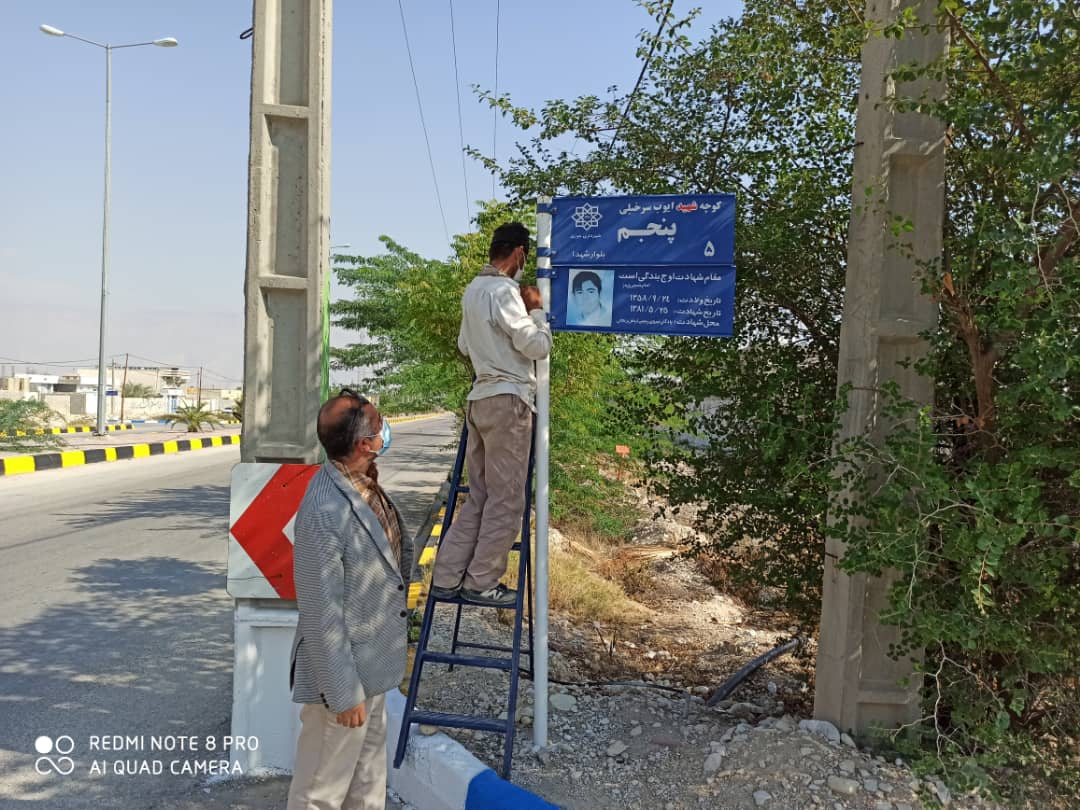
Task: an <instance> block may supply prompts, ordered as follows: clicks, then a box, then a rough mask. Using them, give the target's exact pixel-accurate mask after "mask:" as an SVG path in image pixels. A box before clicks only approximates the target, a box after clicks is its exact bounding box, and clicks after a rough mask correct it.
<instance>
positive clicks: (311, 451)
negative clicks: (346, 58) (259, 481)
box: [240, 0, 333, 464]
mask: <svg viewBox="0 0 1080 810" xmlns="http://www.w3.org/2000/svg"><path fill="white" fill-rule="evenodd" d="M332 5H333V4H332V0H255V4H254V6H255V10H254V26H255V31H254V35H253V37H252V43H253V45H252V50H253V59H252V74H251V151H250V157H249V162H248V247H247V275H246V277H245V282H244V292H245V297H246V305H245V312H244V315H245V326H244V394H245V395H244V436H243V439H242V441H241V445H240V458H241V461H282V462H297V463H307V464H313V463H315V462H317V461H318V460H319V445H318V437H317V436H316V434H315V417H316V415H317V413H318V410H319V405H320V404H321V403H320V402H319V384H320V377H321V374H322V365H321V363H322V360H321V355H320V352H321V351H322V349H321V342H320V341H321V338H322V294H323V293H322V290H323V286H324V280H325V278H326V275H327V265H328V263H329V254H330V37H331V17H332Z"/></svg>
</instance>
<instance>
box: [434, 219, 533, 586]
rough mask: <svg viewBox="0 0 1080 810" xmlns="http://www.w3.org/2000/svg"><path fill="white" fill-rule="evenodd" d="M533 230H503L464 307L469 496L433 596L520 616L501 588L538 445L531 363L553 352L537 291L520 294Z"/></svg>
mask: <svg viewBox="0 0 1080 810" xmlns="http://www.w3.org/2000/svg"><path fill="white" fill-rule="evenodd" d="M528 252H529V231H528V229H527V228H526V227H525V226H524V225H522V224H521V223H520V222H510V223H507V224H505V225H500V226H499V227H498V228H496V229H495V232H494V233H493V234H492V237H491V247H490V249H489V250H488V258H489V262H488V264H486V265H484V268H483V269H482V270H481V271H480V272H479V273H478V274H477V276H476V278H474V279H473V280H472V281H471V282H469V286H468V287H466V288H465V295H464V296H463V297H462V300H461V331H460V332H459V334H458V348H459V349H460V350H461V353H462V354H464V355H465V356H466V357H468V358H469V360H470V361H471V362H472V365H473V369H474V371H475V372H476V381H475V382H474V383H473V387H472V391H470V392H469V398H468V399H469V401H468V405H467V407H466V412H465V419H466V423H467V425H468V427H469V440H468V443H467V445H466V449H465V465H466V469H467V470H468V474H469V497H468V499H467V500H466V501H465V503H464V504H463V505H462V507H461V510H460V512H459V513H458V515H457V517H456V519H455V520H454V522H453V523H452V524H451V525H450V530H449V531H448V532H447V533H446V536H445V537H444V538H443V539H442V541H441V542H440V543H439V550H438V554H437V556H436V558H435V570H434V572H433V574H432V593H434V594H436V595H437V596H440V597H442V598H446V597H452V596H457V595H460V596H461V598H462V599H464V600H465V601H467V602H471V603H472V604H477V605H488V606H492V607H513V605H514V602H515V600H516V598H517V593H516V592H515V591H513V590H511V589H509V588H507V587H506V586H505V585H503V584H502V583H501V582H499V579H500V578H501V577H502V575H503V574H504V573H505V572H506V558H507V555H508V554H509V553H510V547H511V546H512V545H513V544H514V539H515V538H516V537H517V535H518V532H519V531H520V528H521V517H522V511H523V509H524V508H525V478H526V474H527V473H528V462H529V445H530V442H531V441H532V425H533V412H534V410H535V408H534V404H533V403H534V400H535V397H536V375H535V373H534V368H533V367H534V363H535V361H536V360H539V359H541V358H543V357H547V355H548V354H549V353H550V352H551V329H550V328H549V327H548V323H547V318H546V316H545V314H544V310H543V307H542V305H541V302H540V291H539V290H538V289H537V288H536V287H520V286H519V285H518V284H517V282H518V281H519V280H520V279H521V274H522V272H523V271H524V269H525V257H526V255H527V254H528Z"/></svg>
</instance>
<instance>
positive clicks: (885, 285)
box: [814, 0, 947, 733]
mask: <svg viewBox="0 0 1080 810" xmlns="http://www.w3.org/2000/svg"><path fill="white" fill-rule="evenodd" d="M902 6H914V7H916V8H917V9H918V16H919V19H920V21H921V22H923V23H929V24H931V25H933V23H934V22H935V17H934V12H935V9H936V7H937V3H936V2H928V0H914V1H913V2H906V3H903V4H900V3H895V4H894V3H892V2H891V1H890V0H868V2H867V4H866V19H867V21H868V22H870V23H872V24H873V25H874V26H875V27H878V26H884V25H888V24H889V23H891V22H894V21H895V20H896V17H897V14H898V13H899V12H900V10H901V7H902ZM946 44H947V43H946V38H945V36H944V34H943V33H941V32H939V31H937V29H936V28H933V27H932V28H931V29H930V32H929V33H928V34H922V33H920V32H919V31H918V30H916V29H909V30H908V31H907V32H906V34H905V36H904V38H903V39H899V40H898V39H893V38H885V37H877V36H871V37H870V38H869V39H868V40H867V42H866V44H865V45H864V46H863V51H862V86H861V88H860V90H859V103H858V117H857V121H856V126H855V141H856V149H855V172H854V180H853V184H852V185H853V191H852V203H853V206H852V216H851V228H850V231H849V235H848V239H849V242H848V264H847V288H846V293H845V298H844V316H843V322H842V325H841V329H840V360H839V373H838V379H837V384H838V386H839V385H844V384H845V383H851V384H852V385H853V389H852V391H851V393H850V394H849V395H848V406H849V407H848V411H847V413H846V414H845V415H844V419H843V424H842V426H841V436H840V437H841V439H842V440H843V439H847V438H850V437H853V436H860V435H869V436H870V437H871V438H872V439H873V440H874V441H875V442H880V441H881V440H882V439H883V438H884V436H885V435H886V434H887V432H888V430H889V428H890V426H889V425H888V424H887V423H886V422H885V420H884V419H883V418H882V416H881V413H880V406H881V387H882V385H883V384H884V383H886V382H888V381H890V380H895V381H896V382H897V383H898V384H899V386H900V391H901V394H902V395H903V396H905V397H908V398H910V399H912V400H914V401H916V402H919V403H930V402H932V400H933V391H934V384H933V380H931V379H929V378H927V377H922V376H920V375H918V374H916V373H915V372H914V371H913V370H911V369H910V368H903V367H901V366H900V365H899V363H900V362H901V361H903V360H907V359H912V360H914V359H916V358H919V357H921V356H923V355H925V353H926V350H927V347H926V344H925V342H924V341H923V340H921V339H920V338H919V333H920V332H922V331H925V330H927V329H930V328H932V327H933V326H934V324H935V323H936V322H937V307H936V305H935V304H934V303H933V302H932V301H931V300H930V299H929V298H926V297H924V296H923V295H921V294H920V292H919V284H918V282H917V281H916V280H915V278H914V273H915V271H916V261H917V260H924V261H926V260H934V259H938V258H939V257H940V256H941V249H942V227H943V217H944V189H943V183H944V173H945V155H944V140H945V138H944V127H943V125H942V123H941V122H940V121H936V120H934V119H931V118H929V117H927V116H925V115H920V114H917V113H904V114H897V113H895V112H893V111H892V110H890V109H889V107H888V103H887V101H886V99H888V98H889V97H891V96H892V95H894V93H896V92H899V93H902V94H906V95H914V96H918V95H919V94H920V93H921V92H924V91H925V92H928V93H932V94H939V93H941V92H943V90H944V88H943V87H940V86H934V85H930V84H928V83H926V82H919V83H917V84H916V85H914V86H906V85H905V86H903V87H900V88H894V85H893V82H892V80H890V79H889V78H888V74H889V73H890V72H891V71H892V70H893V69H895V68H896V67H897V66H898V65H901V64H904V63H910V62H915V61H918V62H920V63H928V62H930V61H933V60H935V59H937V58H938V57H939V56H941V55H942V54H943V53H944V52H945V48H946ZM867 188H872V189H873V191H872V193H871V196H870V197H869V198H868V197H867V196H866V193H865V190H866V189H867ZM894 215H900V216H902V217H905V218H907V219H910V220H911V221H912V222H913V223H914V225H915V230H914V232H913V233H911V234H905V235H904V236H903V237H902V238H901V239H896V238H894V237H892V235H891V233H890V230H889V225H890V223H891V222H892V218H893V216H894ZM903 241H910V245H911V248H912V249H913V251H914V258H910V257H908V256H906V255H905V253H904V252H903V251H901V250H898V249H897V248H898V246H899V244H901V243H902V242H903ZM843 553H844V547H843V545H842V544H841V543H839V542H837V541H834V540H830V541H829V542H828V544H827V546H826V556H825V593H824V604H823V606H822V616H821V641H820V645H819V650H818V659H817V688H816V692H815V696H814V715H815V716H816V717H818V718H820V719H823V720H829V721H831V722H833V723H835V724H836V725H838V726H839V727H840V728H842V729H844V730H846V731H852V732H856V733H861V732H865V731H867V730H869V729H870V728H871V727H872V726H875V725H877V726H885V727H895V726H897V725H899V724H901V723H904V722H909V721H911V720H914V719H916V718H917V717H918V716H919V686H920V679H919V678H918V677H915V676H914V675H913V662H911V661H906V660H904V661H893V660H892V659H890V658H889V657H888V655H887V652H888V646H889V644H890V643H891V642H892V641H894V640H895V639H896V632H895V630H894V629H893V628H890V627H885V626H883V625H881V624H880V622H879V621H878V615H879V613H880V611H881V609H882V608H883V607H885V606H886V604H887V594H888V589H889V586H890V585H891V584H892V582H893V581H895V578H894V577H893V576H889V575H886V576H884V577H882V578H878V579H874V578H871V577H868V576H867V575H865V574H857V575H854V576H848V575H847V574H845V573H843V572H842V571H840V569H839V568H838V567H837V560H838V559H839V558H840V557H841V556H843ZM905 676H910V681H909V684H908V686H906V687H904V686H901V685H900V681H901V679H902V678H904V677H905Z"/></svg>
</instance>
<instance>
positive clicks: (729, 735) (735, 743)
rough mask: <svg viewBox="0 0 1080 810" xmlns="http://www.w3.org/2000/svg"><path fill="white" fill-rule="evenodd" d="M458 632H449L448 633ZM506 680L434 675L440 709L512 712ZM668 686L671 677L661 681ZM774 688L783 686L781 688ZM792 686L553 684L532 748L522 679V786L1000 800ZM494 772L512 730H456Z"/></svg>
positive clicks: (630, 792) (717, 800)
mask: <svg viewBox="0 0 1080 810" xmlns="http://www.w3.org/2000/svg"><path fill="white" fill-rule="evenodd" d="M447 629H449V628H447ZM470 629H471V630H473V631H474V633H475V632H476V631H477V630H479V631H480V632H481V635H482V636H484V637H487V638H488V639H490V640H496V639H498V638H500V636H501V635H503V634H505V632H506V628H505V627H501V626H499V625H498V624H497V623H496V622H493V621H489V620H486V619H484V618H482V617H481V616H477V617H476V618H475V619H474V620H473V621H472V622H471V626H470ZM504 679H505V676H504V675H502V674H501V673H494V672H491V671H487V672H477V671H475V670H461V669H457V670H455V671H454V672H447V671H445V669H443V668H441V667H434V666H433V667H432V668H431V669H430V670H425V675H424V680H423V694H424V695H425V696H431V698H430V699H428V700H422V702H429V703H430V707H431V708H440V709H442V710H444V711H460V712H464V713H469V714H477V715H485V716H498V715H499V714H500V712H501V713H502V716H503V717H505V716H506V714H505V708H506V703H505V700H506V691H505V690H506V683H505V680H504ZM656 680H657V681H661V680H664V679H656ZM770 684H771V685H770ZM787 690H788V687H787V685H777V684H776V683H773V682H771V681H770V682H768V684H767V685H766V688H764V689H761V690H760V691H761V694H760V695H759V694H753V695H752V696H750V699H744V700H728V701H722V702H721V703H720V704H719V705H718V706H717V707H715V708H709V707H707V706H706V705H705V699H704V697H703V694H702V693H704V692H707V691H708V690H707V689H703V688H700V687H699V688H697V690H696V692H697V694H694V693H692V692H691V691H689V690H681V689H679V688H678V687H672V688H671V689H670V690H666V689H658V688H655V687H654V686H650V685H647V684H645V683H644V682H642V683H641V684H640V685H633V686H622V685H609V686H594V687H586V686H553V689H552V693H551V698H550V715H549V742H550V746H549V748H548V749H547V750H545V751H542V752H539V753H535V752H533V750H532V721H533V693H532V684H531V683H529V682H528V681H522V688H521V699H520V701H519V706H518V711H517V722H518V733H517V736H516V740H515V756H514V772H513V774H512V778H513V781H514V782H516V783H517V784H519V785H521V786H522V787H525V788H526V789H528V790H531V791H533V792H536V793H538V794H540V795H542V796H544V797H545V798H547V799H548V800H549V801H552V802H554V803H556V804H559V805H560V806H562V807H566V808H570V809H571V810H574V809H575V808H583V809H584V808H588V809H589V810H596V809H597V808H619V810H635V808H641V810H645V809H646V808H648V809H649V810H651V809H652V808H665V810H675V808H705V807H707V808H717V809H718V810H722V809H723V808H759V807H764V808H769V809H770V810H773V809H774V808H775V810H789V808H791V809H796V808H828V809H829V810H847V809H848V808H850V809H851V810H913V809H914V808H918V807H922V806H923V802H924V801H926V802H928V803H930V805H931V806H934V805H945V806H949V807H956V808H976V807H980V808H981V807H988V806H990V805H987V804H984V803H982V802H979V801H977V800H975V799H972V798H969V797H954V796H951V795H950V794H949V791H948V790H947V789H946V788H945V786H944V785H942V784H940V783H936V782H929V781H926V780H923V779H920V778H918V777H917V776H915V775H914V774H913V773H912V772H911V771H910V770H909V769H908V768H907V767H906V766H905V765H904V764H903V763H902V762H900V761H886V760H885V759H884V758H882V757H880V756H874V755H873V754H872V753H870V752H867V751H863V750H860V749H859V748H858V747H857V745H856V743H855V741H854V740H852V739H851V738H850V737H849V736H848V735H846V734H841V733H840V731H839V730H838V729H836V728H835V727H834V726H832V725H831V724H829V723H825V722H822V721H816V720H808V719H799V718H797V717H795V716H792V715H791V714H789V713H788V709H787V706H786V704H785V698H786V697H788V695H787ZM448 733H450V734H451V736H454V737H455V738H457V739H458V740H459V741H461V742H462V743H463V744H464V745H465V746H466V747H467V748H469V749H470V750H471V751H472V752H473V753H474V754H476V755H477V756H478V757H479V758H480V759H481V760H483V761H484V762H486V763H487V764H488V765H490V766H491V767H493V768H495V769H498V768H499V765H500V763H501V759H502V742H503V741H502V737H500V736H497V735H494V734H486V733H482V732H469V731H462V730H448Z"/></svg>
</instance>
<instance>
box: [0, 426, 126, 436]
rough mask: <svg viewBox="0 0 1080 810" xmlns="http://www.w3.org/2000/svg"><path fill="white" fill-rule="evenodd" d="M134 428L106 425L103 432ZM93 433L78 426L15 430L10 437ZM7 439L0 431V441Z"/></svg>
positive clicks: (89, 429) (86, 427)
mask: <svg viewBox="0 0 1080 810" xmlns="http://www.w3.org/2000/svg"><path fill="white" fill-rule="evenodd" d="M134 427H135V425H133V424H130V423H129V424H124V425H106V426H105V430H107V431H113V430H132V429H134ZM93 432H94V429H93V428H92V427H89V426H86V425H83V426H80V427H62V428H38V429H37V430H16V431H15V433H14V434H12V435H15V436H45V435H52V436H58V435H60V434H61V433H93ZM7 437H8V434H7V433H4V431H2V430H0V439H6V438H7Z"/></svg>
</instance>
